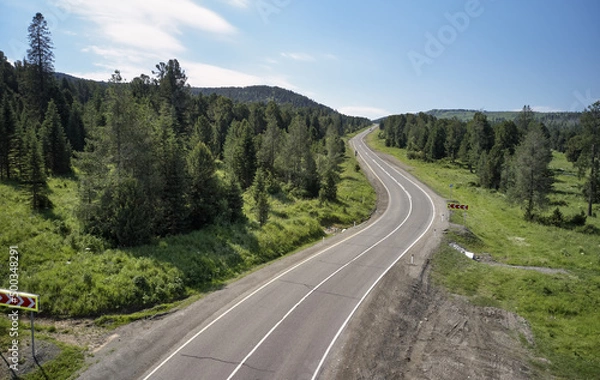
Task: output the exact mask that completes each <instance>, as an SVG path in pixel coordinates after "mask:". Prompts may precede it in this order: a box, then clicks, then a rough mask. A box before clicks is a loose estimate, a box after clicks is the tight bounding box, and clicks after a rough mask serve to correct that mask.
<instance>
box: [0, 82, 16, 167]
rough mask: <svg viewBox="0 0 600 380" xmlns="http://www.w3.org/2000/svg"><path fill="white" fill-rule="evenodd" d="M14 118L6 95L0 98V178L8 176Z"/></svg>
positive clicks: (13, 139) (13, 140) (13, 137)
mask: <svg viewBox="0 0 600 380" xmlns="http://www.w3.org/2000/svg"><path fill="white" fill-rule="evenodd" d="M15 131H16V119H15V116H14V113H13V110H12V107H11V105H10V103H9V101H8V95H7V94H6V95H4V96H3V97H2V99H1V100H0V136H2V137H1V138H0V178H10V176H11V163H10V152H11V150H12V149H13V144H14V142H15Z"/></svg>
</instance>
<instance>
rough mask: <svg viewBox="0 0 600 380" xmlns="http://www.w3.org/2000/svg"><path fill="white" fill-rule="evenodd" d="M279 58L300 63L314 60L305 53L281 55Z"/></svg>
mask: <svg viewBox="0 0 600 380" xmlns="http://www.w3.org/2000/svg"><path fill="white" fill-rule="evenodd" d="M281 56H282V57H284V58H288V59H293V60H294V61H301V62H315V61H316V59H315V57H313V56H312V55H310V54H307V53H281Z"/></svg>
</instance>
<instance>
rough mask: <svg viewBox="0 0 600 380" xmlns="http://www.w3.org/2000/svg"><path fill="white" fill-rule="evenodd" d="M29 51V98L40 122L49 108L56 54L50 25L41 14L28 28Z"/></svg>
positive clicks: (27, 86) (34, 18)
mask: <svg viewBox="0 0 600 380" xmlns="http://www.w3.org/2000/svg"><path fill="white" fill-rule="evenodd" d="M28 39H29V49H27V62H28V66H27V67H28V69H29V70H28V71H29V80H28V81H27V85H26V88H27V98H28V100H29V103H30V106H31V107H32V108H33V112H34V114H35V115H36V117H38V118H39V119H40V120H41V118H42V116H43V113H44V111H45V110H46V107H47V102H48V99H49V95H48V94H49V93H50V91H49V87H50V82H51V81H52V80H53V78H52V73H53V72H54V52H53V51H52V49H53V48H54V45H53V43H52V34H51V33H50V30H49V29H48V23H47V22H46V19H45V18H44V16H43V15H42V14H41V13H39V12H38V13H36V14H35V16H34V17H33V20H32V21H31V24H30V25H29V28H28Z"/></svg>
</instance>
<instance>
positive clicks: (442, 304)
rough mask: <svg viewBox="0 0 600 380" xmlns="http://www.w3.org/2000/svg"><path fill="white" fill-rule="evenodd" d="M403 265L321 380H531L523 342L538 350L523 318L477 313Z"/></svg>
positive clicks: (479, 309)
mask: <svg viewBox="0 0 600 380" xmlns="http://www.w3.org/2000/svg"><path fill="white" fill-rule="evenodd" d="M408 270H409V266H408V265H407V264H406V263H404V264H400V265H398V266H397V267H396V268H395V269H394V271H393V272H390V274H389V275H388V276H387V277H386V278H385V279H384V280H383V282H382V283H381V285H380V286H379V287H378V290H377V291H376V292H375V293H374V294H372V295H371V299H370V301H369V302H368V304H365V305H364V307H362V308H361V309H362V310H361V311H360V312H359V314H358V315H357V316H356V317H355V318H354V320H353V321H352V322H351V323H350V326H349V328H348V329H347V331H348V333H347V334H346V336H345V337H343V339H342V346H341V348H340V350H339V351H338V352H337V353H336V354H335V356H334V357H333V360H332V361H331V363H330V365H329V367H328V368H326V370H325V373H324V376H323V378H334V379H450V380H453V379H456V380H459V379H460V380H463V379H469V378H471V379H511V380H515V379H516V380H518V379H528V378H530V376H531V374H532V369H531V367H530V364H529V363H530V361H529V357H530V354H529V353H528V351H527V350H526V349H525V348H523V347H522V344H521V341H522V340H523V339H524V340H525V341H527V342H528V344H530V345H534V340H533V335H532V333H531V330H530V329H529V325H528V323H527V321H526V320H524V319H523V318H521V317H519V316H517V315H515V314H513V313H509V312H507V311H504V310H501V309H496V308H490V307H486V308H482V307H476V306H473V305H471V304H470V303H468V301H466V300H464V299H462V298H460V297H456V296H452V295H449V294H447V293H446V292H445V291H444V290H442V289H440V288H437V287H432V286H430V283H429V271H430V269H429V266H428V265H427V266H426V268H424V270H423V272H422V274H421V275H420V276H419V278H416V279H414V278H413V279H411V278H410V276H408V275H407V271H408Z"/></svg>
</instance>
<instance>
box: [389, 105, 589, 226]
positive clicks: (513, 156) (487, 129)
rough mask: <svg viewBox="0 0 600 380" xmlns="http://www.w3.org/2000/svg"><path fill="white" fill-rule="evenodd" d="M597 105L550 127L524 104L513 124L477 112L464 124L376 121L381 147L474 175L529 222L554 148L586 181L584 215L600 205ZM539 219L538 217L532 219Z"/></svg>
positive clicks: (542, 202)
mask: <svg viewBox="0 0 600 380" xmlns="http://www.w3.org/2000/svg"><path fill="white" fill-rule="evenodd" d="M599 109H600V103H597V104H596V105H593V106H590V108H589V109H588V110H586V112H584V113H583V114H578V115H579V116H580V118H581V123H580V124H577V126H572V125H571V124H566V125H562V126H561V127H559V126H558V125H555V126H554V127H553V129H551V130H550V129H549V128H548V127H547V126H546V125H545V124H544V123H542V122H539V121H538V120H537V119H536V115H535V113H534V112H533V111H532V110H531V108H530V107H529V106H525V107H523V110H522V111H521V112H520V113H518V114H516V115H515V117H514V118H513V119H514V121H512V120H510V121H507V120H504V121H500V122H495V123H491V122H490V121H489V120H488V118H487V116H486V114H484V113H481V112H476V113H474V114H473V117H472V119H471V120H469V121H466V122H465V121H461V120H459V119H457V118H454V119H437V118H436V117H434V116H432V115H429V114H425V113H420V114H417V115H413V114H406V115H394V116H389V117H388V118H386V119H384V120H383V121H381V123H380V127H381V129H382V132H381V137H382V138H383V139H385V144H386V146H390V147H397V148H401V149H406V150H407V156H408V158H409V159H420V160H423V161H427V162H435V161H439V160H442V159H446V158H448V159H450V161H451V162H453V163H456V162H460V163H461V164H462V165H464V166H465V167H466V168H467V169H468V170H469V171H470V172H471V173H475V174H477V181H476V184H477V185H479V186H481V187H483V188H487V189H492V190H498V191H501V192H503V193H506V194H509V195H510V199H511V200H513V201H515V202H519V203H521V204H522V205H523V208H524V210H525V212H524V213H525V217H526V218H527V219H528V220H533V219H536V218H535V212H534V210H535V209H539V210H543V209H544V207H545V206H546V205H547V202H546V199H547V195H548V193H549V192H550V191H551V188H552V185H553V183H554V180H553V178H552V173H551V172H550V171H549V170H548V164H549V163H550V160H551V157H552V154H551V150H552V149H555V150H558V151H561V152H565V151H566V153H567V157H568V158H569V160H570V161H572V162H577V166H578V167H579V169H580V172H579V175H580V176H587V177H588V184H587V185H586V186H585V187H584V188H583V194H584V195H585V196H586V197H587V198H588V199H589V207H588V216H591V215H592V213H591V208H592V204H593V203H597V202H598V201H600V200H599V199H598V198H599V196H598V193H599V191H598V189H600V186H599V185H600V180H599V177H600V175H599V174H598V173H599V172H600V170H598V161H599V160H598V158H597V155H598V149H596V148H595V147H597V146H600V141H598V137H597V136H599V135H600V133H598V132H597V130H598V124H599V123H600V111H598V110H599ZM537 220H541V219H539V218H538V219H537Z"/></svg>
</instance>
